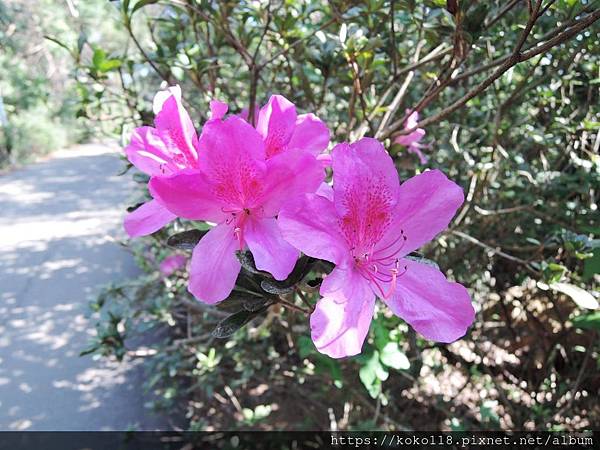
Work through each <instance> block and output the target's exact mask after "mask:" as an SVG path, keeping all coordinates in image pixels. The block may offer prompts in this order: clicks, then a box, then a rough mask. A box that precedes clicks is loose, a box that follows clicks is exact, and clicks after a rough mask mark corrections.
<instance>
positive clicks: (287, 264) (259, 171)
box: [149, 116, 324, 303]
mask: <svg viewBox="0 0 600 450" xmlns="http://www.w3.org/2000/svg"><path fill="white" fill-rule="evenodd" d="M199 143H200V148H202V164H201V166H200V168H199V170H198V172H197V173H182V174H178V175H175V176H172V177H169V178H153V179H152V180H151V181H150V184H149V187H150V192H151V193H152V195H153V196H154V198H156V199H157V200H158V201H160V202H161V203H162V204H164V205H165V206H166V207H167V208H168V209H169V210H170V211H171V212H172V213H174V214H176V215H177V216H178V217H183V218H185V219H190V220H206V221H210V222H214V223H217V225H216V226H215V227H214V228H213V229H211V230H210V231H209V232H208V233H207V234H206V235H205V236H204V237H203V238H202V239H201V240H200V242H199V243H198V245H197V246H196V248H195V249H194V252H193V255H192V261H191V266H190V285H189V290H190V292H191V293H192V294H193V295H194V296H196V297H197V298H198V299H200V300H201V301H204V302H206V303H216V302H219V301H221V300H224V299H225V298H227V296H228V295H229V294H230V292H231V290H232V289H233V287H234V285H235V281H236V278H237V276H238V273H239V271H240V263H239V261H238V259H237V257H236V255H235V252H236V251H237V250H241V249H245V248H248V249H249V250H250V251H251V252H252V254H253V256H254V260H255V263H256V267H257V268H258V269H261V270H265V271H268V272H270V273H271V274H273V276H274V277H275V278H276V279H278V280H283V279H285V278H286V277H287V276H288V275H289V273H290V272H291V271H292V269H293V267H294V265H295V262H296V259H297V258H298V251H297V250H296V249H295V248H294V247H292V246H291V245H290V244H288V243H287V242H285V241H284V240H283V238H282V236H281V232H280V231H279V228H278V226H277V222H276V220H275V217H276V216H277V214H278V213H279V210H280V209H281V207H282V205H283V204H284V203H285V202H287V201H288V200H289V199H291V198H294V197H296V196H300V195H302V194H304V193H307V192H314V191H315V190H316V189H317V188H318V187H319V184H320V183H321V181H322V180H323V177H324V171H323V168H322V167H321V164H320V163H319V162H318V161H317V159H316V158H315V157H314V156H313V155H311V154H309V153H308V152H281V153H279V154H277V155H273V156H272V157H271V158H269V159H267V157H266V156H267V155H266V152H267V146H266V145H265V141H264V140H263V138H262V136H261V135H260V134H259V133H258V132H257V130H255V129H254V128H253V127H252V126H251V125H249V124H248V123H247V122H246V121H244V120H243V119H241V118H239V117H237V116H231V117H229V118H227V119H225V120H223V121H222V120H210V121H208V122H207V123H206V124H205V125H204V128H203V130H202V135H201V136H200V142H199Z"/></svg>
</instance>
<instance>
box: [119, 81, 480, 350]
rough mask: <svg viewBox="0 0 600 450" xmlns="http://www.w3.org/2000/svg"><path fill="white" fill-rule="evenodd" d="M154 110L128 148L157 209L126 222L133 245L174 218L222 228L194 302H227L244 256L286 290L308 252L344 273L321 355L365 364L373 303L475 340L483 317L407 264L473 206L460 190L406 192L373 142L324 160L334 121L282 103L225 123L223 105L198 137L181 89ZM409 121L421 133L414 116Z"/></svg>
mask: <svg viewBox="0 0 600 450" xmlns="http://www.w3.org/2000/svg"><path fill="white" fill-rule="evenodd" d="M153 107H154V112H155V115H156V117H155V126H154V127H141V128H137V129H135V130H134V132H133V135H132V138H131V143H130V145H129V146H128V147H127V148H126V149H125V153H126V155H127V158H128V159H129V161H130V162H131V163H132V164H134V165H135V166H136V167H137V168H138V169H139V170H141V171H142V172H145V173H146V174H148V175H149V176H150V181H149V183H148V189H149V193H150V195H151V196H152V200H151V201H150V202H148V203H145V204H144V205H142V206H141V207H139V208H138V209H136V210H135V211H133V212H132V213H130V214H129V215H128V216H127V217H126V219H125V229H126V231H127V233H128V234H129V235H130V236H132V237H134V236H143V235H148V234H151V233H154V232H156V231H157V230H159V229H161V228H162V227H163V226H165V225H166V224H168V223H169V222H171V221H172V220H174V219H176V218H182V219H187V220H192V221H205V222H208V223H211V224H214V226H213V227H212V228H211V229H210V231H208V233H206V234H205V235H204V236H203V237H202V239H201V240H200V241H199V242H198V244H197V245H196V247H195V248H194V250H193V253H192V258H191V262H190V264H189V291H190V292H191V293H192V294H193V295H194V296H195V297H196V298H197V299H198V300H199V301H201V302H205V303H208V304H215V303H218V302H221V301H223V300H225V299H226V298H227V297H228V296H229V295H230V293H231V291H232V290H233V289H234V287H235V284H236V279H237V277H238V275H239V273H240V270H241V264H240V261H239V260H238V258H237V256H236V252H238V251H240V250H241V251H245V250H248V251H250V252H251V253H252V256H253V258H254V261H255V264H256V268H258V269H259V270H262V271H265V272H269V273H270V274H271V275H272V276H273V278H274V279H275V280H285V279H286V277H288V275H289V274H290V273H291V272H292V270H293V269H294V266H295V264H296V262H297V260H298V258H299V257H300V254H301V253H303V254H305V255H307V256H310V257H312V258H317V259H320V260H324V261H329V262H330V263H333V264H334V265H335V267H334V269H333V271H331V273H329V274H328V275H327V276H325V277H324V280H323V282H322V284H321V286H320V295H321V298H320V300H318V302H317V304H316V307H315V309H314V312H313V313H312V314H311V316H310V326H311V335H312V339H313V342H314V343H315V346H316V347H317V349H318V350H319V351H321V352H322V353H325V354H327V355H329V356H331V357H334V358H339V357H344V356H351V355H356V354H358V353H360V351H361V348H362V344H363V342H364V340H365V338H366V335H367V333H368V330H369V325H370V322H371V319H372V317H373V315H374V308H375V299H376V298H377V297H378V298H379V299H381V300H382V301H383V302H384V303H385V304H387V306H388V307H389V308H390V309H391V311H392V312H393V313H394V314H396V315H398V316H399V317H401V318H402V319H404V320H405V321H406V322H407V323H408V324H410V325H411V326H412V327H413V328H414V329H415V330H416V331H417V332H419V333H420V334H422V335H423V336H424V337H425V338H427V339H431V340H435V341H440V342H452V341H454V340H456V339H458V338H460V337H462V336H463V335H464V334H465V333H466V330H467V329H468V327H469V326H470V325H471V323H472V322H473V318H474V310H473V307H472V305H471V300H470V297H469V294H468V292H467V290H466V289H465V288H464V287H463V286H462V285H460V284H458V283H454V282H450V281H448V280H447V279H446V277H445V276H444V275H443V274H442V273H441V272H440V271H439V270H438V269H437V268H436V267H434V266H432V265H430V264H424V263H422V262H419V261H418V260H415V259H414V258H411V257H410V256H409V254H410V253H411V252H413V251H415V250H416V249H418V248H419V247H421V246H422V245H423V244H425V243H427V242H428V241H430V240H432V239H433V238H434V237H435V236H436V235H437V234H438V233H439V232H441V231H443V230H444V229H445V228H446V227H447V226H448V224H449V222H450V220H451V219H452V217H453V216H454V214H455V213H456V211H457V209H458V207H459V206H460V205H461V204H462V202H463V192H462V189H461V188H460V187H459V186H458V185H456V184H455V183H454V182H452V181H450V180H449V179H448V178H447V177H446V176H445V175H444V174H443V173H442V172H440V171H438V170H430V171H426V172H424V173H422V174H420V175H417V176H415V177H413V178H410V179H408V180H406V181H404V182H403V183H402V184H401V183H400V181H399V178H398V173H397V171H396V168H395V166H394V163H393V161H392V158H391V157H390V156H389V154H388V153H387V152H386V150H385V148H384V147H383V145H382V144H381V143H380V142H378V141H377V140H375V139H372V138H363V139H361V140H359V141H357V142H354V143H351V144H350V143H340V144H337V145H336V146H335V147H333V150H332V151H331V152H330V153H328V152H327V149H328V147H329V141H330V135H329V130H328V128H327V126H326V125H325V123H323V122H322V121H321V120H320V119H319V118H317V117H316V116H315V115H314V114H298V113H297V111H296V107H295V106H294V105H293V104H292V103H291V102H290V101H288V100H287V99H286V98H284V97H283V96H280V95H273V96H272V97H271V98H270V99H269V101H268V102H267V104H266V105H264V106H263V107H262V108H260V110H258V111H257V114H255V117H256V120H255V121H254V123H249V122H248V119H247V116H248V114H247V113H245V112H242V114H239V115H227V111H228V106H227V105H226V104H224V103H222V102H219V101H216V100H214V101H212V102H211V105H210V110H211V112H210V119H209V120H208V121H207V122H206V123H205V124H204V125H203V127H202V132H201V134H200V135H198V133H197V132H196V129H195V128H194V125H193V123H192V121H191V119H190V116H189V114H188V113H187V112H186V110H185V108H184V106H183V104H182V99H181V91H180V89H179V87H177V86H174V87H170V88H169V89H167V90H165V91H161V92H159V93H158V94H157V95H156V97H155V99H154V105H153ZM410 120H411V121H414V122H415V123H416V120H417V119H416V117H415V116H414V114H412V115H411V116H410ZM411 125H412V126H414V124H412V122H411V123H410V124H409V123H407V124H406V126H407V127H409V128H410V127H411ZM414 133H417V134H416V135H415V136H411V135H409V136H408V137H406V140H405V142H399V143H401V144H403V145H407V146H411V145H412V146H413V147H414V145H415V144H416V143H417V141H418V140H420V139H421V138H422V137H423V135H424V132H423V130H416V131H415V132H414ZM414 133H413V134H414ZM418 149H419V147H418V146H417V147H414V148H411V150H418ZM420 156H422V155H420ZM326 166H330V167H331V170H332V173H333V175H332V183H331V184H330V183H327V182H326V181H325V180H326V170H325V167H326ZM171 262H172V263H175V260H173V261H170V265H169V267H168V268H167V270H169V271H172V270H171V269H172V264H171ZM178 262H179V263H181V262H182V261H181V260H178Z"/></svg>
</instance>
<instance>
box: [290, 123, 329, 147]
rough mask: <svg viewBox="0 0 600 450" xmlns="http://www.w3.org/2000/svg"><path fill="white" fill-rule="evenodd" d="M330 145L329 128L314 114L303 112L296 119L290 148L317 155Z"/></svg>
mask: <svg viewBox="0 0 600 450" xmlns="http://www.w3.org/2000/svg"><path fill="white" fill-rule="evenodd" d="M328 145H329V128H327V125H325V123H323V122H322V121H321V120H320V119H319V118H318V117H317V116H315V115H314V114H302V115H300V116H298V118H297V119H296V126H295V128H294V132H293V133H292V137H291V139H290V142H289V143H288V145H287V149H288V150H304V151H307V152H309V153H311V154H313V155H315V156H317V155H318V154H319V153H321V152H322V151H323V150H325V149H326V148H327V146H328Z"/></svg>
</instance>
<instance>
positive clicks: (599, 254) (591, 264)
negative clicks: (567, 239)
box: [582, 248, 600, 281]
mask: <svg viewBox="0 0 600 450" xmlns="http://www.w3.org/2000/svg"><path fill="white" fill-rule="evenodd" d="M597 273H600V248H596V249H594V251H593V252H592V257H591V258H587V259H586V260H585V262H584V263H583V275H582V279H583V281H589V280H591V279H592V277H593V276H594V275H595V274H597Z"/></svg>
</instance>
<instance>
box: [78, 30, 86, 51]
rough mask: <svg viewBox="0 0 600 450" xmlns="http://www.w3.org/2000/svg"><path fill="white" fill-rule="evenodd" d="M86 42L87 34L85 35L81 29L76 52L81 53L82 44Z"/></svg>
mask: <svg viewBox="0 0 600 450" xmlns="http://www.w3.org/2000/svg"><path fill="white" fill-rule="evenodd" d="M86 42H87V36H86V35H85V33H84V32H83V31H81V32H80V33H79V37H78V38H77V54H78V55H79V54H81V51H82V50H83V46H84V45H85V43H86Z"/></svg>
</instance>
